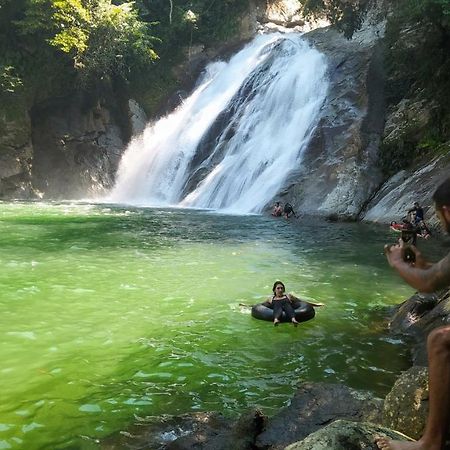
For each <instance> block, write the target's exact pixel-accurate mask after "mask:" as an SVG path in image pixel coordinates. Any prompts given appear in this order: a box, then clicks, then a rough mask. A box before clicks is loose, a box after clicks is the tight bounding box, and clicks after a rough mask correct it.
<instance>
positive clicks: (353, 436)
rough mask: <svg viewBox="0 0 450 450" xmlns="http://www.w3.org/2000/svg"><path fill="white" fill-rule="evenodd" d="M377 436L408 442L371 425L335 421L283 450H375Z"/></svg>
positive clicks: (403, 437)
mask: <svg viewBox="0 0 450 450" xmlns="http://www.w3.org/2000/svg"><path fill="white" fill-rule="evenodd" d="M377 436H387V437H388V438H391V439H395V440H402V441H410V440H411V439H410V438H408V437H407V436H405V435H403V434H401V433H398V432H396V431H394V430H390V429H387V428H384V427H380V426H377V425H374V424H371V423H355V422H349V421H346V420H337V421H336V422H333V423H332V424H331V425H328V426H326V427H324V428H322V429H321V430H319V431H317V432H315V433H313V434H311V435H310V436H308V437H307V438H306V439H304V440H303V441H301V442H296V443H294V444H292V445H289V446H288V447H286V449H285V450H376V449H378V447H377V446H376V444H375V438H376V437H377Z"/></svg>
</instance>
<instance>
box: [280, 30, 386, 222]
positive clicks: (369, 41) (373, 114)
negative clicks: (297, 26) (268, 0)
mask: <svg viewBox="0 0 450 450" xmlns="http://www.w3.org/2000/svg"><path fill="white" fill-rule="evenodd" d="M380 26H382V24H381V25H380ZM369 31H370V32H371V33H372V35H371V37H370V38H366V37H365V36H364V35H363V34H360V35H359V36H355V38H354V39H352V40H347V39H345V38H344V37H343V36H342V35H341V34H339V33H338V32H336V31H335V30H333V29H331V28H325V29H319V30H316V31H312V32H311V33H308V34H307V35H306V37H307V39H308V40H310V41H311V43H312V44H313V45H314V46H315V47H316V48H317V49H318V50H320V51H321V52H322V53H324V54H325V55H326V56H327V59H328V67H329V69H328V74H329V79H330V89H329V93H328V97H327V100H326V102H325V104H324V106H323V109H322V115H321V119H320V122H319V124H318V125H317V127H316V129H315V131H314V133H313V136H312V139H311V142H310V144H309V146H308V148H307V150H306V151H305V153H304V155H303V159H302V161H301V164H300V167H299V168H298V171H297V173H294V175H293V176H292V177H291V179H290V185H288V187H287V188H286V190H285V191H284V192H283V193H282V198H283V199H284V200H286V201H289V202H290V203H293V204H295V205H296V207H297V208H298V210H299V211H300V212H305V213H310V214H317V213H319V214H322V215H329V214H336V215H338V216H343V217H347V218H356V217H357V216H358V214H359V213H360V211H361V209H362V208H363V206H364V204H365V202H366V201H367V199H368V198H369V197H370V196H371V195H372V193H373V192H374V191H375V190H376V188H377V187H378V185H379V184H380V182H381V180H382V175H381V172H380V170H379V169H378V168H377V165H376V162H377V158H378V148H379V143H380V141H381V136H382V132H383V125H384V124H383V117H384V102H383V98H384V96H383V73H382V71H381V67H382V62H381V47H380V45H379V41H378V34H381V33H382V29H381V30H380V29H373V30H367V32H369ZM377 33H378V34H377Z"/></svg>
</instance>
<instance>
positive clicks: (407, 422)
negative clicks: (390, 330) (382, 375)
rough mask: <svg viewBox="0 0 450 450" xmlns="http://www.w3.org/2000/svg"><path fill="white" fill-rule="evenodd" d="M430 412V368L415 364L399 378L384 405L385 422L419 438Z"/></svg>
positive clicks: (388, 425)
mask: <svg viewBox="0 0 450 450" xmlns="http://www.w3.org/2000/svg"><path fill="white" fill-rule="evenodd" d="M427 414H428V369H427V368H426V367H420V366H414V367H411V368H410V369H409V370H407V371H406V372H403V374H402V375H400V377H399V378H398V379H397V381H396V382H395V384H394V386H393V387H392V389H391V391H390V392H389V394H388V395H387V396H386V398H385V400H384V405H383V424H384V425H385V426H386V427H389V428H392V429H394V430H399V431H401V432H402V433H405V434H407V435H408V436H411V437H412V438H414V439H419V438H420V437H421V436H422V434H423V431H424V429H425V423H426V419H427Z"/></svg>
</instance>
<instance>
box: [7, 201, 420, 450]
mask: <svg viewBox="0 0 450 450" xmlns="http://www.w3.org/2000/svg"><path fill="white" fill-rule="evenodd" d="M0 229H1V233H0V241H1V247H0V261H1V265H2V273H1V274H0V286H1V290H2V295H1V299H0V323H1V327H0V329H1V334H2V347H1V350H0V352H1V353H0V355H1V360H2V367H1V369H0V374H1V380H2V387H3V389H2V390H3V392H4V394H6V395H5V398H4V399H2V402H1V403H0V417H1V419H0V420H1V423H0V449H3V448H13V449H20V450H22V449H24V448H26V449H27V450H35V449H49V448H52V449H54V448H55V449H56V448H68V447H69V446H70V445H76V446H77V447H76V448H96V447H95V444H94V443H93V441H92V440H91V439H88V440H87V441H86V440H83V439H82V438H81V437H80V436H83V435H84V436H90V437H91V438H92V437H95V436H103V435H106V434H109V433H110V432H112V431H114V430H117V429H120V428H121V427H122V428H123V427H124V426H126V424H127V423H129V422H132V420H133V417H134V415H160V414H180V413H185V412H189V411H211V410H217V411H222V412H223V413H225V414H230V415H233V414H237V413H238V412H239V411H241V410H242V409H243V408H246V407H260V408H262V409H263V410H264V412H265V413H266V414H273V413H274V412H276V411H277V409H278V408H280V407H281V406H283V405H284V404H285V403H286V402H287V401H288V400H289V398H290V397H291V396H292V394H293V392H294V390H295V385H296V384H297V383H298V382H299V381H302V380H308V381H326V382H343V383H346V384H348V385H350V386H352V387H355V388H360V389H368V390H370V391H372V392H374V393H375V394H377V395H384V394H385V393H386V392H387V390H388V389H389V387H390V386H391V385H392V383H393V380H394V379H395V376H396V375H397V374H398V373H399V371H401V370H403V369H405V368H406V367H408V357H407V350H406V348H405V345H404V343H403V342H402V341H401V340H400V339H396V338H392V337H390V336H388V335H387V334H386V332H385V322H384V320H385V315H386V310H387V307H389V306H390V305H393V304H395V303H398V302H400V301H402V300H403V299H404V298H406V297H407V296H409V295H410V294H411V293H412V291H411V289H409V288H408V287H407V286H405V285H404V284H403V283H402V282H401V281H400V279H399V278H398V277H397V276H396V275H395V274H394V273H393V272H392V270H391V269H390V268H389V267H388V266H387V264H386V262H385V260H384V257H383V255H382V247H383V244H384V243H385V242H391V241H393V239H394V236H392V235H390V233H389V232H388V231H387V230H386V229H385V228H384V227H378V226H374V225H363V224H337V223H331V224H330V223H327V222H324V221H318V220H313V219H303V220H300V221H296V220H294V219H292V220H290V221H286V220H284V219H274V218H271V217H270V218H267V217H262V216H246V217H242V216H241V217H234V216H224V215H218V214H213V213H209V212H204V211H203V212H202V211H187V210H156V209H138V208H136V209H125V208H121V207H115V206H110V207H108V206H105V205H103V206H96V205H86V204H78V205H72V204H55V205H52V204H33V203H31V204H7V203H4V204H1V215H0ZM276 279H281V280H283V281H285V283H286V285H287V288H288V290H290V291H294V292H296V293H297V294H299V295H303V296H307V297H311V298H314V299H316V300H317V301H323V302H325V303H326V306H325V307H323V308H320V309H318V310H317V315H316V318H315V319H314V320H312V321H310V322H307V323H304V324H302V325H301V326H300V327H298V328H297V329H296V328H294V327H291V326H290V325H288V324H286V325H283V326H280V327H277V328H274V327H273V326H272V325H271V323H269V322H263V321H258V320H255V319H252V318H251V317H250V314H249V308H247V307H245V306H242V305H241V304H248V305H250V304H253V303H256V302H259V301H262V300H263V299H264V298H265V296H266V295H268V294H270V289H271V286H272V283H273V282H274V281H275V280H276ZM74 443H75V444H74Z"/></svg>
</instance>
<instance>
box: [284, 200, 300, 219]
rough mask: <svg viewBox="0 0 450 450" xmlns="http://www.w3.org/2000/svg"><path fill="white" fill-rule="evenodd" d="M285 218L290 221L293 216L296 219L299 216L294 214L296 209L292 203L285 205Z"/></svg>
mask: <svg viewBox="0 0 450 450" xmlns="http://www.w3.org/2000/svg"><path fill="white" fill-rule="evenodd" d="M283 212H284V217H286V219H289V217H291V215H293V216H294V217H295V218H297V215H296V214H295V212H294V208H293V206H292V205H291V204H290V203H286V204H285V205H284V209H283Z"/></svg>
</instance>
